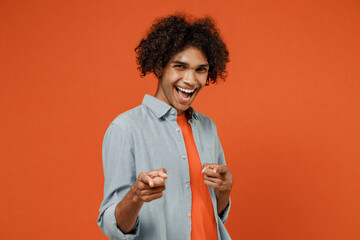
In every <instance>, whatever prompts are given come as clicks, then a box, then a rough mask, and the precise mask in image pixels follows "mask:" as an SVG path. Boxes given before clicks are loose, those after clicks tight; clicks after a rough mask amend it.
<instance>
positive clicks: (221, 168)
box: [202, 163, 233, 214]
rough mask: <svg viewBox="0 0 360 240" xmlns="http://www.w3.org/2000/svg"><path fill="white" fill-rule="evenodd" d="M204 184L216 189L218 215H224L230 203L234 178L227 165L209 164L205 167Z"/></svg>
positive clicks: (203, 171)
mask: <svg viewBox="0 0 360 240" xmlns="http://www.w3.org/2000/svg"><path fill="white" fill-rule="evenodd" d="M202 173H203V174H204V183H205V184H206V185H207V186H209V187H212V188H213V189H215V192H216V198H217V210H218V213H219V214H220V213H222V212H223V211H224V209H225V208H226V206H227V204H228V202H229V196H230V191H231V187H232V185H233V176H232V173H231V171H230V170H229V168H228V167H227V166H225V165H219V164H215V163H212V164H208V163H205V164H204V165H203V170H202Z"/></svg>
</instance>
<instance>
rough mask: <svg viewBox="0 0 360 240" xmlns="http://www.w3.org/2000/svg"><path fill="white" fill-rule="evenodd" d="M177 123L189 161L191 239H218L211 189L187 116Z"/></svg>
mask: <svg viewBox="0 0 360 240" xmlns="http://www.w3.org/2000/svg"><path fill="white" fill-rule="evenodd" d="M177 123H178V125H179V127H180V128H181V130H182V133H183V136H184V141H185V147H186V152H187V156H188V161H189V171H190V186H191V194H192V205H191V239H192V240H202V239H204V240H212V239H217V227H216V220H215V215H214V209H213V205H212V202H211V197H210V192H209V188H208V186H206V185H205V183H204V176H203V174H202V173H201V170H202V166H201V161H200V157H199V154H198V151H197V148H196V145H195V141H194V137H193V134H192V129H191V125H190V124H189V123H188V122H187V119H186V116H185V114H182V115H180V116H178V117H177Z"/></svg>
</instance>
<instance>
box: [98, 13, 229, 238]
mask: <svg viewBox="0 0 360 240" xmlns="http://www.w3.org/2000/svg"><path fill="white" fill-rule="evenodd" d="M135 51H136V53H137V62H138V64H139V70H140V71H141V73H142V75H143V76H145V75H146V74H148V73H154V74H155V75H156V76H157V78H158V79H159V83H158V88H157V91H156V93H155V95H154V97H152V96H150V95H146V96H145V97H144V100H143V103H142V105H140V106H138V107H136V108H134V109H131V110H129V111H127V112H125V113H123V114H121V115H119V116H118V117H117V118H116V119H115V120H114V121H113V122H112V123H111V124H110V127H109V128H108V130H107V132H106V134H105V137H104V143H103V165H104V175H105V187H104V200H103V202H102V204H101V207H100V215H99V218H98V224H99V226H100V228H101V229H102V231H103V232H104V233H105V234H106V235H107V236H108V237H109V238H111V239H149V240H151V239H154V240H161V239H164V240H165V239H180V240H183V239H206V240H208V239H230V236H229V235H228V233H227V231H226V229H225V227H224V223H225V221H226V218H227V215H228V212H229V207H230V199H229V196H230V191H231V187H232V183H233V177H232V174H231V172H230V170H229V169H228V168H227V167H226V165H225V159H224V153H223V150H222V148H221V144H220V141H219V138H218V135H217V131H216V126H215V124H214V122H213V121H212V120H211V119H209V118H208V117H206V116H205V115H202V114H200V113H198V112H196V111H195V110H194V109H193V108H191V103H192V102H193V101H194V99H195V97H196V96H197V94H198V93H199V91H200V90H201V89H202V88H203V87H204V86H205V85H208V84H209V83H215V82H216V81H217V79H218V78H219V77H220V78H225V74H226V71H225V69H226V63H227V62H228V61H229V59H228V51H227V49H226V46H225V44H224V43H223V41H222V39H221V38H220V36H219V33H218V30H217V29H216V28H215V26H214V23H213V21H212V19H210V18H203V19H198V20H195V21H189V20H187V18H186V17H185V16H182V15H175V16H169V17H167V18H163V19H159V20H158V21H157V22H156V23H155V24H154V25H153V26H152V28H151V31H150V33H149V34H148V35H147V37H146V38H144V39H142V40H141V42H140V44H139V46H138V47H137V48H136V49H135ZM165 189H166V190H165Z"/></svg>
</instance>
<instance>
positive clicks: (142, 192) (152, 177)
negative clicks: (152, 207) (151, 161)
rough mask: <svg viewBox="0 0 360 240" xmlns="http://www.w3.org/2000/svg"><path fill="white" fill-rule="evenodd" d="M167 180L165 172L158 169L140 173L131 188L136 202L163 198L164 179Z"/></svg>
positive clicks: (162, 169)
mask: <svg viewBox="0 0 360 240" xmlns="http://www.w3.org/2000/svg"><path fill="white" fill-rule="evenodd" d="M166 178H168V176H167V174H166V170H165V169H164V168H160V169H157V170H152V171H150V172H141V173H140V174H139V176H138V178H137V179H136V182H135V183H134V185H133V186H132V188H131V190H132V192H133V196H134V200H135V201H136V202H151V201H153V200H155V199H158V198H161V197H162V196H163V191H164V190H165V179H166Z"/></svg>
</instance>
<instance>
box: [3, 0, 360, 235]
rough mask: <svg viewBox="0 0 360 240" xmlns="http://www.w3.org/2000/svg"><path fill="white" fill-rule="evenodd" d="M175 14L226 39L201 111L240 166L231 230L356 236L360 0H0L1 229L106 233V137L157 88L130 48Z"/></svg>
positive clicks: (359, 214) (232, 164) (359, 213)
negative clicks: (207, 21) (221, 71)
mask: <svg viewBox="0 0 360 240" xmlns="http://www.w3.org/2000/svg"><path fill="white" fill-rule="evenodd" d="M179 11H185V12H186V13H189V14H191V15H193V16H200V17H201V16H204V15H211V16H213V18H214V19H215V20H216V22H217V25H218V27H219V29H220V30H221V33H222V36H223V38H224V40H225V42H226V43H227V45H228V48H229V51H230V59H231V62H230V63H229V65H228V72H229V74H228V78H227V79H226V81H225V82H220V83H219V84H217V85H215V86H209V87H206V88H204V89H203V91H202V92H201V93H200V94H199V96H198V97H197V99H196V100H195V103H194V108H195V109H196V110H198V111H199V112H202V113H204V114H206V115H208V116H209V117H210V118H212V119H213V120H214V121H215V122H216V124H217V127H218V131H219V136H220V139H221V141H222V145H223V148H224V151H225V156H226V160H227V164H228V166H229V168H230V169H231V170H232V172H233V175H234V178H235V179H234V180H235V183H234V185H233V190H232V194H231V198H232V208H231V211H230V216H229V219H228V222H227V223H226V226H227V228H228V230H229V233H230V235H231V236H232V238H233V239H243V240H264V239H266V240H289V239H290V240H304V239H306V240H319V239H320V240H322V239H324V240H358V239H360V47H359V46H360V2H359V1H358V0H344V1H334V0H330V1H329V0H295V1H286V0H273V1H265V0H263V1H245V0H237V1H235V0H234V1H215V0H211V1H210V0H209V1H203V0H183V1H169V0H166V1H165V0H152V1H145V0H142V1H140V0H134V1H120V0H110V1H102V0H76V1H74V0H72V1H70V0H68V1H46V0H33V1H9V0H0V128H1V133H0V148H1V149H0V159H1V167H0V189H1V193H0V194H1V197H0V202H1V204H0V212H1V214H2V217H1V218H0V239H7V240H12V239H52V240H57V239H106V237H105V236H104V235H103V234H102V233H101V231H100V229H99V228H98V226H97V224H96V219H97V216H98V208H99V206H100V203H101V200H102V197H103V195H102V194H103V181H104V179H103V171H102V160H101V145H102V140H103V136H104V133H105V131H106V129H107V127H108V125H109V124H110V122H111V121H112V120H113V119H114V118H115V117H116V116H117V115H118V114H120V113H121V112H124V111H126V110H128V109H130V108H133V107H135V106H137V105H139V104H141V101H142V98H143V96H144V94H145V93H148V94H154V93H155V90H156V86H157V81H156V79H155V78H154V77H153V76H147V77H145V78H140V74H139V72H138V71H137V69H136V68H137V66H136V63H135V53H134V48H135V47H136V46H137V44H138V42H139V40H140V39H141V37H143V36H144V35H145V33H146V31H147V30H148V28H149V27H150V26H151V24H152V23H153V20H154V19H155V18H156V17H160V16H166V15H168V14H171V13H174V12H179ZM174 224H175V223H174Z"/></svg>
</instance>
